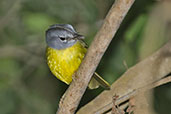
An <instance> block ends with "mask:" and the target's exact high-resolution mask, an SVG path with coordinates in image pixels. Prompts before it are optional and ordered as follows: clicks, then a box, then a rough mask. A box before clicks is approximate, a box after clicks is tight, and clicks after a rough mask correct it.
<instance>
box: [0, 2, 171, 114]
mask: <svg viewBox="0 0 171 114" xmlns="http://www.w3.org/2000/svg"><path fill="white" fill-rule="evenodd" d="M113 2H114V1H113V0H106V1H104V0H1V1H0V39H1V42H0V114H14V113H17V114H54V113H55V111H56V109H57V104H58V102H59V99H60V97H61V96H62V94H63V93H64V91H65V90H66V88H67V87H68V86H67V85H65V84H64V83H63V82H61V81H59V80H57V79H56V78H55V77H54V76H53V75H52V74H51V73H50V71H49V69H48V67H47V64H46V60H45V48H46V44H45V36H44V34H45V30H46V29H47V28H48V26H49V25H52V24H54V23H70V24H72V25H73V26H74V27H75V28H76V30H77V31H78V32H80V33H81V34H84V35H85V36H86V39H85V40H86V42H87V43H88V44H90V43H91V41H92V40H93V37H94V35H95V34H96V32H97V31H98V29H99V27H100V26H101V24H102V22H103V19H104V18H105V15H106V14H107V12H108V10H109V9H110V6H111V5H112V4H113ZM169 8H171V4H168V3H167V4H165V3H163V2H157V1H155V0H143V1H142V0H141V1H140V0H137V1H136V2H135V3H134V5H133V7H132V8H131V9H130V11H129V13H128V14H127V16H126V18H125V19H124V21H123V23H122V24H121V27H120V28H119V31H118V32H117V34H116V37H115V38H114V40H113V41H112V42H111V44H110V46H109V48H108V50H107V51H106V53H105V55H104V57H103V59H102V61H101V63H100V65H99V66H98V68H97V72H99V74H101V75H102V76H103V77H104V78H105V79H106V80H107V81H108V82H110V83H111V84H112V83H113V82H114V81H115V80H116V79H117V78H118V77H119V76H120V75H121V74H122V73H124V72H125V71H126V70H127V69H128V68H130V67H131V66H133V65H134V64H136V63H137V62H138V61H140V60H141V59H143V58H145V57H146V56H148V55H150V54H151V53H152V52H154V51H155V50H157V49H158V48H160V47H161V46H162V45H163V44H164V43H165V42H167V41H168V40H169V38H170V36H171V34H170V32H169V31H170V28H171V24H170V23H169V22H171V21H170V20H171V18H170V17H171V15H170V12H169V11H170V9H169ZM160 17H162V18H160ZM162 88H164V87H162ZM165 88H168V86H167V87H165ZM164 90H167V92H165V95H164V96H163V97H158V96H157V99H155V102H154V105H155V104H157V105H155V106H154V107H155V108H156V107H157V109H156V111H157V112H159V113H160V114H164V113H167V111H166V110H168V107H169V106H170V105H171V104H170V102H171V95H170V94H171V91H170V89H163V90H162V92H163V91H164ZM101 91H103V89H102V88H99V89H96V90H87V91H86V94H85V95H84V97H83V99H82V101H81V104H80V107H81V106H83V105H85V104H86V103H87V102H89V101H90V100H91V99H93V98H94V97H95V96H97V95H98V94H99V93H100V92H101ZM154 93H155V94H157V95H162V93H161V91H160V89H158V88H157V91H155V92H154ZM166 96H167V97H166ZM162 98H164V99H162ZM163 100H164V101H163ZM159 104H160V105H159ZM163 107H164V108H163ZM160 108H161V109H160ZM164 109H165V111H163V110H164Z"/></svg>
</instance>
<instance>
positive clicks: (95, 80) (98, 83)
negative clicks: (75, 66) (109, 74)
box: [88, 72, 110, 90]
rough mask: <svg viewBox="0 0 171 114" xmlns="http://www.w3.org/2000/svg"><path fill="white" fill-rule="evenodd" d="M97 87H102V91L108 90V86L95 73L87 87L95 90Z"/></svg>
mask: <svg viewBox="0 0 171 114" xmlns="http://www.w3.org/2000/svg"><path fill="white" fill-rule="evenodd" d="M99 86H102V87H103V88H104V89H107V90H109V89H110V84H109V83H108V82H107V81H105V80H104V79H103V78H102V77H101V76H99V75H98V74H97V73H96V72H95V73H94V74H93V76H92V78H91V80H90V82H89V84H88V87H89V89H96V88H98V87H99Z"/></svg>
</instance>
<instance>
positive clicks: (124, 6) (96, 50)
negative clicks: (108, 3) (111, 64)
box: [57, 0, 134, 114]
mask: <svg viewBox="0 0 171 114" xmlns="http://www.w3.org/2000/svg"><path fill="white" fill-rule="evenodd" d="M133 2H134V0H116V2H115V4H114V5H113V6H112V8H111V9H110V11H109V13H108V15H107V17H106V19H105V21H104V24H103V25H102V27H101V29H100V31H99V32H98V33H97V34H96V36H95V39H94V41H93V42H92V44H91V46H90V48H89V49H88V52H87V54H86V56H85V59H84V60H83V62H82V64H81V65H80V68H79V70H78V71H77V72H76V74H75V76H74V78H73V81H72V83H71V85H70V86H69V88H68V90H67V91H66V92H65V94H64V95H63V97H62V98H61V100H60V103H59V109H58V111H57V113H58V114H70V113H71V114H72V113H74V112H75V110H76V109H77V106H78V104H79V102H80V100H81V98H82V96H83V94H84V92H85V90H86V88H87V85H88V82H89V81H90V79H91V76H92V75H93V73H94V71H95V70H96V67H97V65H98V64H99V62H100V60H101V58H102V56H103V54H104V52H105V51H106V49H107V47H108V45H109V43H110V42H111V40H112V38H113V37H114V35H115V33H116V31H117V30H118V28H119V26H120V24H121V22H122V20H123V18H124V17H125V15H126V14H127V12H128V10H129V9H130V7H131V6H132V4H133Z"/></svg>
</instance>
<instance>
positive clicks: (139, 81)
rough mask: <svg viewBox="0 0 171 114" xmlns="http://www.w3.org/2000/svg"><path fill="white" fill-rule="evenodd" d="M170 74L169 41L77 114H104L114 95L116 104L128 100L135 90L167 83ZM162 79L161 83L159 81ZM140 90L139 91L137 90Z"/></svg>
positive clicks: (170, 46)
mask: <svg viewBox="0 0 171 114" xmlns="http://www.w3.org/2000/svg"><path fill="white" fill-rule="evenodd" d="M170 73H171V40H170V41H169V42H168V43H167V44H165V45H164V46H163V47H162V48H160V49H159V50H158V51H156V52H155V53H154V54H152V55H151V56H149V57H147V58H146V59H144V60H143V61H141V62H139V63H138V64H136V65H135V66H133V67H131V68H129V69H128V70H127V71H126V72H125V73H124V74H123V75H122V76H121V77H120V78H119V79H118V80H117V81H115V82H114V83H113V84H112V88H111V90H110V91H104V92H102V93H101V94H100V95H98V97H96V98H95V99H94V100H92V101H91V102H90V103H88V104H86V105H85V106H84V107H82V108H81V109H80V110H79V111H78V113H79V114H84V112H86V111H89V113H98V112H99V111H100V112H105V111H107V110H109V109H111V107H112V97H113V96H114V95H118V96H120V98H119V99H118V100H117V102H116V104H118V103H119V104H120V103H121V102H123V101H125V100H127V99H129V97H130V96H132V95H135V93H138V92H135V90H138V91H139V90H142V89H143V90H144V88H142V87H145V90H146V89H151V88H153V87H154V86H155V85H153V84H152V85H151V86H147V87H146V85H149V84H151V83H154V82H156V83H155V84H156V86H158V85H160V84H163V83H167V81H169V80H170V77H169V78H165V79H166V80H165V79H162V78H164V76H166V75H168V74H170ZM160 79H162V81H159V80H160ZM139 88H140V89H139Z"/></svg>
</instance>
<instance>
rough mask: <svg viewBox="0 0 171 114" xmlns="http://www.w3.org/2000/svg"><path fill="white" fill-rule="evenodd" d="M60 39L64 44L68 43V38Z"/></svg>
mask: <svg viewBox="0 0 171 114" xmlns="http://www.w3.org/2000/svg"><path fill="white" fill-rule="evenodd" d="M59 39H60V40H61V41H62V42H67V39H66V38H62V37H60V38H59Z"/></svg>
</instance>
